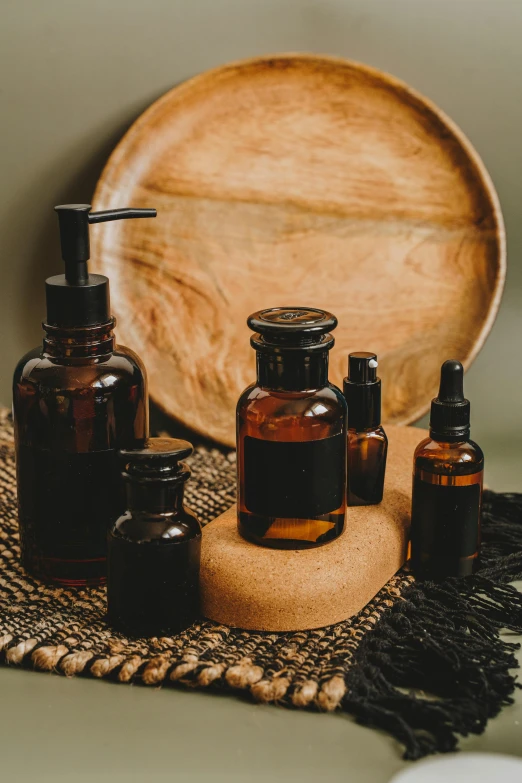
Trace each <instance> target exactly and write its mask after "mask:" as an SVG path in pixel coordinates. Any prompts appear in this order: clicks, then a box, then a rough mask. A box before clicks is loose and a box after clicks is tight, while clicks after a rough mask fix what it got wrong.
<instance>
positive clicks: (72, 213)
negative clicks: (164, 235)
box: [54, 204, 156, 285]
mask: <svg viewBox="0 0 522 783" xmlns="http://www.w3.org/2000/svg"><path fill="white" fill-rule="evenodd" d="M54 209H55V212H57V213H58V222H59V224H60V242H61V246H62V258H63V260H64V261H65V279H66V280H67V282H68V283H69V285H86V284H87V282H88V280H89V273H88V271H87V261H88V260H89V258H90V255H91V254H90V243H89V224H90V223H105V222H106V221H107V220H128V219H129V218H149V217H156V210H155V209H133V208H132V207H126V208H124V209H108V210H105V211H103V212H91V209H92V207H91V205H90V204H60V205H59V206H57V207H55V208H54Z"/></svg>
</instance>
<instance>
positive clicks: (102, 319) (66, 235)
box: [45, 204, 156, 328]
mask: <svg viewBox="0 0 522 783" xmlns="http://www.w3.org/2000/svg"><path fill="white" fill-rule="evenodd" d="M54 209H55V211H56V212H57V213H58V221H59V224H60V243H61V248H62V259H63V260H64V262H65V274H64V275H55V276H54V277H49V278H47V280H46V281H45V293H46V299H47V318H46V323H47V324H49V325H50V326H58V327H62V328H74V327H81V326H94V325H96V324H102V323H106V322H107V321H108V320H109V319H110V317H111V313H110V298H109V281H108V279H107V278H106V277H105V276H104V275H90V274H89V271H88V269H87V261H88V260H89V258H90V244H89V225H90V224H91V223H105V222H106V221H108V220H128V219H129V218H149V217H156V210H155V209H132V208H126V209H109V210H105V211H103V212H91V205H90V204H62V205H60V206H57V207H55V208H54Z"/></svg>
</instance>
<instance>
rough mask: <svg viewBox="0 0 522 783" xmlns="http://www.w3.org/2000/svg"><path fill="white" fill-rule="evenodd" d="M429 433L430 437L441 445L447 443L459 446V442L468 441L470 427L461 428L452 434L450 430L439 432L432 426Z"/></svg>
mask: <svg viewBox="0 0 522 783" xmlns="http://www.w3.org/2000/svg"><path fill="white" fill-rule="evenodd" d="M429 433H430V438H431V439H432V440H434V441H436V442H437V443H440V444H441V445H445V444H447V445H450V446H457V445H459V444H463V443H467V442H468V441H469V438H470V431H469V429H466V430H461V431H460V432H458V433H456V434H452V433H448V432H437V431H436V430H434V429H432V428H431V427H430V430H429Z"/></svg>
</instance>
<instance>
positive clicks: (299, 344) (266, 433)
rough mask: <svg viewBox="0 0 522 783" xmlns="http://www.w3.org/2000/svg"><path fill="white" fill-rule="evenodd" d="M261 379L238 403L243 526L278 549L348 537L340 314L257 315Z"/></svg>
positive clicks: (291, 310) (253, 321)
mask: <svg viewBox="0 0 522 783" xmlns="http://www.w3.org/2000/svg"><path fill="white" fill-rule="evenodd" d="M247 324H248V326H249V327H250V329H252V330H253V331H254V332H255V334H254V335H253V336H252V338H251V340H250V342H251V345H252V347H253V348H254V349H255V351H256V356H257V380H256V382H255V383H253V384H252V385H251V386H249V387H248V388H247V389H245V391H244V392H243V394H242V395H241V397H240V398H239V402H238V404H237V457H238V494H239V497H238V529H239V532H240V533H241V535H242V536H243V537H244V538H246V539H248V540H249V541H251V542H253V543H255V544H261V545H262V546H269V547H273V548H275V549H304V548H308V547H314V546H319V545H321V544H326V543H327V542H328V541H332V540H333V539H334V538H336V537H337V536H339V535H340V534H341V532H342V530H343V527H344V520H345V512H346V401H345V399H344V397H343V395H342V393H341V391H340V390H339V389H338V388H337V387H336V386H334V385H333V384H331V383H329V382H328V352H329V350H330V349H331V347H332V346H333V344H334V340H333V337H332V336H331V334H330V332H331V331H332V330H333V329H335V327H336V326H337V319H336V318H335V316H333V315H332V314H331V313H327V312H325V311H323V310H316V309H314V308H311V307H308V308H307V307H304V308H303V307H276V308H272V309H269V310H261V311H259V312H257V313H254V314H253V315H251V316H250V317H249V318H248V320H247Z"/></svg>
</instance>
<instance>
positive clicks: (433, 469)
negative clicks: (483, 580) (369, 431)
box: [410, 359, 484, 581]
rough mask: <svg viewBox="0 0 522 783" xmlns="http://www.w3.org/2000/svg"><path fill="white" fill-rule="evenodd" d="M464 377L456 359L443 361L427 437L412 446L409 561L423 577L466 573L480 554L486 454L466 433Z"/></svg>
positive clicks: (417, 574) (467, 416) (466, 414)
mask: <svg viewBox="0 0 522 783" xmlns="http://www.w3.org/2000/svg"><path fill="white" fill-rule="evenodd" d="M463 379H464V370H463V367H462V364H461V363H460V362H458V361H455V360H451V359H450V360H448V361H447V362H444V364H443V365H442V368H441V375H440V390H439V394H438V397H436V398H435V399H434V400H433V402H432V404H431V416H430V435H429V438H426V439H425V440H423V441H421V443H419V445H418V446H417V448H416V450H415V455H414V465H413V500H412V517H411V561H410V564H411V568H412V570H413V572H414V574H415V575H416V576H417V577H419V578H421V579H431V580H433V581H440V580H442V579H445V578H446V577H451V576H454V577H462V576H468V575H469V574H471V573H473V571H474V569H475V565H476V563H477V558H478V554H479V548H480V513H481V502H482V476H483V471H484V455H483V453H482V450H481V449H480V447H479V446H477V444H476V443H474V442H473V441H472V440H470V437H469V435H470V428H469V420H470V415H469V414H470V405H469V401H468V400H466V399H465V397H464V391H463Z"/></svg>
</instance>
